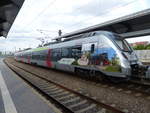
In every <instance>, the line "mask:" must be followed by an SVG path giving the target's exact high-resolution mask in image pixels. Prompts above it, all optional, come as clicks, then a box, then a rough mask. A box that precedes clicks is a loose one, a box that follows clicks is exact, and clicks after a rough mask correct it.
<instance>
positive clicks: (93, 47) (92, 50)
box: [91, 44, 95, 53]
mask: <svg viewBox="0 0 150 113" xmlns="http://www.w3.org/2000/svg"><path fill="white" fill-rule="evenodd" d="M94 49H95V45H94V44H92V45H91V53H94Z"/></svg>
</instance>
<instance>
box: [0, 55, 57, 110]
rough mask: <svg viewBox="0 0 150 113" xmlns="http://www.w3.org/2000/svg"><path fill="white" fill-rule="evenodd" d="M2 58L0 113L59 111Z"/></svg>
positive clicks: (0, 66)
mask: <svg viewBox="0 0 150 113" xmlns="http://www.w3.org/2000/svg"><path fill="white" fill-rule="evenodd" d="M2 60H3V59H2V58H0V113H56V112H57V113H58V111H57V110H56V109H55V108H54V106H53V105H51V104H50V103H48V102H46V101H45V100H44V98H42V97H41V96H40V95H39V94H37V93H36V91H34V90H33V89H32V88H31V87H30V86H29V85H28V84H26V83H25V82H24V81H23V80H22V79H20V78H19V77H18V76H17V75H16V74H15V73H14V72H12V71H11V70H10V69H9V68H8V67H7V66H6V65H5V64H4V63H3V61H2Z"/></svg>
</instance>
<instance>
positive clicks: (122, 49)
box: [110, 34, 150, 80]
mask: <svg viewBox="0 0 150 113" xmlns="http://www.w3.org/2000/svg"><path fill="white" fill-rule="evenodd" d="M110 37H111V38H110V40H111V41H112V43H113V44H114V45H115V47H114V49H115V51H116V54H117V55H118V58H119V61H120V62H119V65H120V68H121V69H120V72H121V73H122V74H124V75H126V77H127V78H129V79H140V80H141V79H150V69H149V67H148V66H144V65H142V63H141V62H140V61H139V59H138V57H137V55H136V53H135V51H134V50H133V49H132V47H131V46H130V45H129V44H128V42H127V41H126V40H125V39H123V38H122V37H120V36H118V35H116V34H113V35H110Z"/></svg>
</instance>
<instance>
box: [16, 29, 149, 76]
mask: <svg viewBox="0 0 150 113" xmlns="http://www.w3.org/2000/svg"><path fill="white" fill-rule="evenodd" d="M15 59H16V60H17V61H21V62H25V63H29V64H36V65H39V66H44V67H48V68H54V69H58V70H63V71H68V72H73V73H83V74H84V75H85V76H86V75H88V76H92V77H96V76H97V77H99V78H101V77H105V78H113V79H114V78H115V79H117V78H118V79H131V78H142V79H143V78H144V79H149V78H150V72H149V69H148V67H144V66H142V64H141V63H140V62H139V60H138V58H137V56H136V54H135V52H134V50H133V49H132V48H131V47H130V45H129V44H128V43H127V41H126V40H124V39H123V38H122V37H121V36H119V35H118V34H115V33H111V32H107V31H94V32H88V33H83V34H79V35H75V36H71V37H67V38H66V39H64V40H63V41H56V42H54V43H51V44H49V45H47V46H44V47H40V48H35V49H30V50H26V51H22V52H17V53H15Z"/></svg>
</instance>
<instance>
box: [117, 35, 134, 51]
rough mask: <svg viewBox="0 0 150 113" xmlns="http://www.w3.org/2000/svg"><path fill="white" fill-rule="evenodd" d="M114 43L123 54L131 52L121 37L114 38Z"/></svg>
mask: <svg viewBox="0 0 150 113" xmlns="http://www.w3.org/2000/svg"><path fill="white" fill-rule="evenodd" d="M114 42H115V43H116V44H117V46H118V47H119V48H120V49H121V50H122V51H124V52H132V49H131V47H130V45H129V44H128V42H127V41H126V40H122V39H121V37H119V36H115V38H114Z"/></svg>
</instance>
